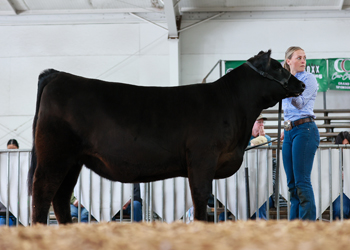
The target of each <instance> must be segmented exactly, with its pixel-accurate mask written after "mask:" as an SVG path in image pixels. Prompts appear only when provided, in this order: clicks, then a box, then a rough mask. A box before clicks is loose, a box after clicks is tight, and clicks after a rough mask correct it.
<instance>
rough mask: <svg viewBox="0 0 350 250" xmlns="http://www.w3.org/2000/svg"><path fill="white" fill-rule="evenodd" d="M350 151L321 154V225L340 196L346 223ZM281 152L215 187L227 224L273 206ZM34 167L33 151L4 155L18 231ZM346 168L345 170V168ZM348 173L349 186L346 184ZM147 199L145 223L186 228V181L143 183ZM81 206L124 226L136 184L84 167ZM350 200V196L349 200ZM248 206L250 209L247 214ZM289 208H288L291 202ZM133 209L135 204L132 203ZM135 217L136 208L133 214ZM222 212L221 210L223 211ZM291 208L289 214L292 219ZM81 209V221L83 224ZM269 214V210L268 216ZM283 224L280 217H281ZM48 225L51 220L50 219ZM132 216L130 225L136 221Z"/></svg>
mask: <svg viewBox="0 0 350 250" xmlns="http://www.w3.org/2000/svg"><path fill="white" fill-rule="evenodd" d="M349 148H350V147H349V146H348V145H320V147H319V149H318V150H317V152H316V156H315V161H314V167H313V173H312V184H313V187H314V193H315V200H316V206H317V218H318V219H320V220H322V219H323V218H322V213H323V212H324V210H325V209H326V208H327V207H329V211H330V212H329V213H330V221H332V217H333V209H332V203H333V201H334V200H335V198H337V197H338V196H339V195H340V207H341V218H340V219H341V220H342V219H343V218H344V217H343V202H344V201H343V193H344V190H345V191H346V192H345V194H347V193H348V192H347V190H349V191H350V168H349V169H348V166H350V164H349V163H350V150H349ZM273 150H276V146H263V147H261V148H259V149H254V150H251V152H247V153H246V154H245V157H244V162H243V164H242V167H241V168H240V170H239V171H238V172H237V173H236V174H235V175H233V176H231V177H229V178H227V179H221V180H214V181H213V184H214V185H213V194H214V201H217V200H218V201H220V202H221V203H222V204H223V205H224V208H223V211H224V212H225V220H227V219H228V218H227V213H226V212H227V210H229V211H231V212H232V213H233V215H234V217H235V219H243V220H247V219H249V218H250V216H251V215H252V214H253V213H255V211H257V216H256V217H259V214H258V213H259V207H260V206H261V205H262V204H263V203H264V202H265V201H268V199H269V197H270V196H271V194H272V192H273V191H272V151H273ZM29 165H30V150H0V202H1V203H2V204H3V205H4V206H5V207H6V211H5V212H4V213H3V216H5V217H6V224H7V225H8V224H9V219H10V216H11V215H13V216H14V217H15V218H16V219H17V220H16V225H17V226H18V225H24V226H27V225H30V224H31V219H30V217H31V197H29V196H28V195H27V183H26V182H27V173H28V169H29ZM343 165H344V168H343ZM245 166H247V167H248V169H249V176H248V177H249V180H250V184H251V186H250V190H249V196H250V199H249V200H247V198H246V197H247V192H246V188H245V184H244V183H245V181H246V177H245V173H244V170H245V168H244V167H245ZM342 173H344V180H343V178H342ZM283 175H284V171H283V166H282V165H281V177H282V178H281V182H280V185H279V187H280V189H279V190H280V193H281V194H282V196H283V197H285V199H286V200H287V201H289V195H288V190H287V187H286V179H285V177H283ZM140 186H141V196H142V197H141V198H142V199H143V206H142V216H143V221H149V222H152V221H153V220H160V221H164V222H172V221H175V220H182V221H183V222H186V211H188V209H189V208H190V207H191V206H192V200H191V194H190V189H189V186H188V180H187V178H182V177H178V178H172V179H167V180H162V181H157V182H152V183H141V184H140ZM74 193H75V196H76V197H77V198H78V200H79V204H83V205H84V206H85V207H86V208H87V209H88V211H89V222H91V221H92V217H94V218H95V219H96V220H97V221H110V220H112V218H113V217H114V216H115V214H116V213H117V212H118V211H120V219H119V221H125V220H124V219H125V216H124V215H123V209H122V208H123V205H124V204H125V203H126V201H128V200H129V199H133V195H132V194H133V184H121V183H119V182H110V181H108V180H106V179H103V178H101V177H99V176H97V175H96V174H95V173H93V172H92V171H90V170H88V169H86V168H85V167H84V168H83V170H82V173H81V174H80V177H79V179H78V182H77V185H76V187H75V190H74ZM348 196H349V197H350V195H348ZM247 201H249V202H247ZM214 204H215V206H214V222H217V221H218V217H217V216H218V206H217V202H214ZM247 204H250V205H251V206H250V207H251V209H249V211H248V210H247ZM288 204H289V202H288ZM131 206H133V202H131ZM131 211H133V207H132V208H131ZM220 211H222V208H220ZM289 211H290V208H289V206H288V209H287V213H288V217H289ZM80 212H81V211H80V209H79V213H78V214H79V217H78V220H79V221H80V220H81V218H80ZM269 212H270V208H269V206H267V216H268V215H269ZM278 218H279V217H278ZM48 220H49V216H48ZM133 220H134V217H133V213H131V216H130V220H129V221H133Z"/></svg>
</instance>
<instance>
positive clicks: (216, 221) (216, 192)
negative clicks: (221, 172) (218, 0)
mask: <svg viewBox="0 0 350 250" xmlns="http://www.w3.org/2000/svg"><path fill="white" fill-rule="evenodd" d="M220 65H221V64H220ZM217 199H218V181H217V180H214V223H218V208H217V206H218V202H217Z"/></svg>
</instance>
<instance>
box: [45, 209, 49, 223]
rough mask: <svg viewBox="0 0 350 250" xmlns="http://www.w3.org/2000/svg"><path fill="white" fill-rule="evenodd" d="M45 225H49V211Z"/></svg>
mask: <svg viewBox="0 0 350 250" xmlns="http://www.w3.org/2000/svg"><path fill="white" fill-rule="evenodd" d="M46 224H47V225H48V226H49V225H50V209H49V212H48V213H47V219H46Z"/></svg>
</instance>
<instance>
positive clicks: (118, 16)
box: [0, 0, 350, 37]
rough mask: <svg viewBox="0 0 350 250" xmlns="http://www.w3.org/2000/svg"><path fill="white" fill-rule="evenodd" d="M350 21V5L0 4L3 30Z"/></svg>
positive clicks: (266, 1)
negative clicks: (54, 26) (192, 22)
mask: <svg viewBox="0 0 350 250" xmlns="http://www.w3.org/2000/svg"><path fill="white" fill-rule="evenodd" d="M305 15H307V16H309V17H321V18H332V17H344V18H350V0H0V25H27V24H29V25H30V24H57V23H60V24H76V23H122V22H124V23H125V22H128V23H130V22H152V23H153V22H167V26H168V28H167V29H168V30H169V36H170V37H172V36H174V37H177V33H178V30H177V28H176V25H177V23H176V22H177V21H179V19H181V20H182V21H184V20H201V21H202V22H203V21H207V20H210V19H213V18H217V19H242V18H286V17H288V18H304V17H305Z"/></svg>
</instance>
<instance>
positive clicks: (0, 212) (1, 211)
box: [0, 139, 19, 226]
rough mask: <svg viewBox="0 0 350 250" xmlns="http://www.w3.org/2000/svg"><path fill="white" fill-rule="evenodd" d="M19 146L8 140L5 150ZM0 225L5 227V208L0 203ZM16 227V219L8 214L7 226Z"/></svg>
mask: <svg viewBox="0 0 350 250" xmlns="http://www.w3.org/2000/svg"><path fill="white" fill-rule="evenodd" d="M18 148H19V145H18V142H17V140H16V139H10V140H9V141H8V142H7V149H18ZM0 225H6V207H5V206H4V205H3V204H2V203H1V202H0ZM15 225H16V218H15V217H14V216H13V215H12V214H11V213H10V216H9V226H15Z"/></svg>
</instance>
